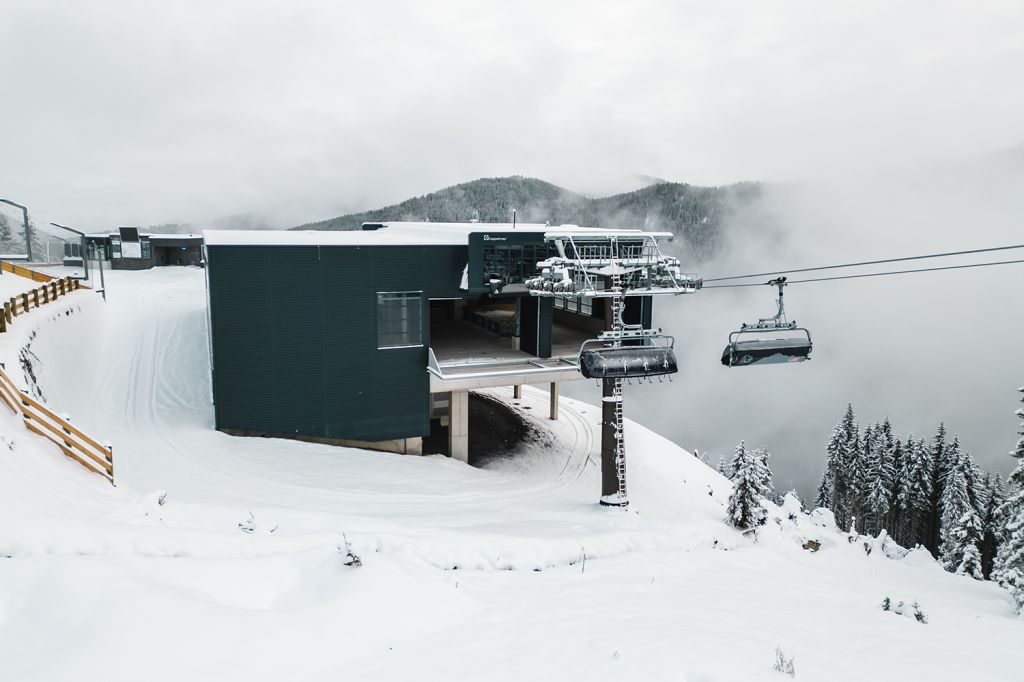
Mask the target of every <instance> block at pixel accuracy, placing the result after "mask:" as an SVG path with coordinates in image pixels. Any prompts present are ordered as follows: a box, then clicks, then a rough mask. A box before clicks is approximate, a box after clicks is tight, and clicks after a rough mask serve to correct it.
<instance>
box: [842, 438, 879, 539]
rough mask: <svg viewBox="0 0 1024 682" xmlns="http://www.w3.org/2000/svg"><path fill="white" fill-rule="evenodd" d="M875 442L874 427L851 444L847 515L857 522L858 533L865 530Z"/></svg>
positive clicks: (848, 469)
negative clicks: (871, 456) (869, 478)
mask: <svg viewBox="0 0 1024 682" xmlns="http://www.w3.org/2000/svg"><path fill="white" fill-rule="evenodd" d="M873 442H874V427H872V426H867V427H865V429H864V431H863V433H858V435H857V438H856V440H855V441H853V442H852V443H849V448H848V460H847V472H848V474H847V476H848V477H849V483H848V485H847V492H846V513H847V517H848V518H849V519H855V520H856V528H857V531H858V532H863V530H864V516H865V510H866V508H867V495H866V491H867V482H866V481H867V471H868V470H869V469H870V462H869V458H870V454H871V448H872V445H871V443H873Z"/></svg>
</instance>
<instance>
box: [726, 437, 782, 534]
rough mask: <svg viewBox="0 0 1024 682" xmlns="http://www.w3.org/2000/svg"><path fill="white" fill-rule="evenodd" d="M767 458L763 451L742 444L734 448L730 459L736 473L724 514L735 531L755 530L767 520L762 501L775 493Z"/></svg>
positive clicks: (741, 442)
mask: <svg viewBox="0 0 1024 682" xmlns="http://www.w3.org/2000/svg"><path fill="white" fill-rule="evenodd" d="M769 457H770V455H769V453H768V450H767V449H765V448H756V449H754V450H748V449H747V447H746V443H744V442H743V441H740V444H739V445H737V446H736V454H735V456H734V457H733V460H732V463H733V468H734V469H735V471H736V474H735V476H734V477H733V489H732V493H731V494H730V495H729V506H728V508H727V512H728V519H729V523H731V524H732V525H734V526H736V527H737V528H741V529H743V530H747V529H750V528H756V527H757V526H761V525H764V522H765V520H766V519H767V517H768V512H767V510H766V509H765V506H764V505H765V500H766V499H771V498H772V496H773V495H774V492H775V491H774V487H773V485H772V480H771V476H772V474H771V469H770V468H769V467H768V458H769Z"/></svg>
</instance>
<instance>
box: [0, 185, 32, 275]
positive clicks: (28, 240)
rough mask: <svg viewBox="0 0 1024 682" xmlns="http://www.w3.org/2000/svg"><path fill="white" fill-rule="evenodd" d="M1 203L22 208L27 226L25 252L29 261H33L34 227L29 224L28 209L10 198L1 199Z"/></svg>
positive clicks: (22, 215) (24, 222)
mask: <svg viewBox="0 0 1024 682" xmlns="http://www.w3.org/2000/svg"><path fill="white" fill-rule="evenodd" d="M0 203H3V204H8V205H10V206H14V207H15V208H20V209H21V218H22V222H23V224H24V226H25V254H26V255H27V256H28V262H29V263H31V262H32V228H31V227H29V224H28V209H27V208H26V207H24V206H22V205H21V204H19V203H16V202H14V201H11V200H10V199H0Z"/></svg>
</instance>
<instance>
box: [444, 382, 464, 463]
mask: <svg viewBox="0 0 1024 682" xmlns="http://www.w3.org/2000/svg"><path fill="white" fill-rule="evenodd" d="M448 454H449V455H450V456H451V457H453V458H454V459H457V460H459V461H460V462H466V463H467V464H468V463H469V391H452V392H451V394H450V397H449V399H448Z"/></svg>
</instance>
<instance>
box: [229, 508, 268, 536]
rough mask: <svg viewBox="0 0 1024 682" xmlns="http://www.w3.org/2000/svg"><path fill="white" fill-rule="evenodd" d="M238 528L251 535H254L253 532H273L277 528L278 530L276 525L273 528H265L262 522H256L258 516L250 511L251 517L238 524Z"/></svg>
mask: <svg viewBox="0 0 1024 682" xmlns="http://www.w3.org/2000/svg"><path fill="white" fill-rule="evenodd" d="M238 530H240V531H242V532H243V533H248V534H249V535H252V534H253V533H257V534H261V533H273V532H274V531H275V530H277V526H274V527H272V528H264V527H262V526H260V524H258V523H256V517H255V516H253V513H252V512H251V511H250V512H249V518H248V519H246V520H245V521H242V522H241V523H239V524H238Z"/></svg>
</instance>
